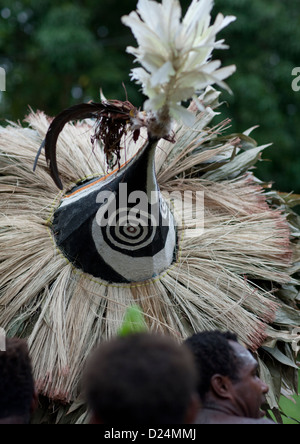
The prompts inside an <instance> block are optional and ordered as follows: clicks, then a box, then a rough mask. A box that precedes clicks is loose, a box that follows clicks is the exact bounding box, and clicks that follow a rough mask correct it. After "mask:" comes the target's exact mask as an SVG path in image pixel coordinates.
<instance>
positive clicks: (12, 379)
mask: <svg viewBox="0 0 300 444" xmlns="http://www.w3.org/2000/svg"><path fill="white" fill-rule="evenodd" d="M36 402H37V396H36V392H35V387H34V380H33V376H32V367H31V360H30V357H29V352H28V348H27V343H26V341H25V340H22V339H17V338H11V339H8V338H7V339H6V350H5V351H0V424H9V423H11V424H16V423H18V424H23V423H24V424H26V423H28V422H29V420H30V416H31V413H32V412H33V410H34V408H35V407H36Z"/></svg>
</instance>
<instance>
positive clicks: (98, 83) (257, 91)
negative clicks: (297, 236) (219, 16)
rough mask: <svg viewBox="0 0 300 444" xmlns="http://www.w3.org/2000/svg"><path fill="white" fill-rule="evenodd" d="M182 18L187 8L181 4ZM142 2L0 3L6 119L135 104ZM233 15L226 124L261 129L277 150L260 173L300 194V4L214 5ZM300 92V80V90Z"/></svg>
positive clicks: (243, 1) (225, 0) (221, 0)
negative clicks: (133, 22) (131, 23)
mask: <svg viewBox="0 0 300 444" xmlns="http://www.w3.org/2000/svg"><path fill="white" fill-rule="evenodd" d="M180 1H181V4H182V7H183V9H184V10H185V9H186V8H187V6H188V5H189V3H190V0H180ZM136 4H137V0H122V1H120V0H74V1H70V0H60V1H58V0H39V1H38V0H19V1H17V2H7V1H6V0H0V66H1V67H4V68H5V69H6V73H7V76H6V84H7V91H6V92H4V93H2V94H1V101H0V114H1V118H3V119H12V120H17V119H23V117H24V115H25V114H26V113H27V112H28V107H29V105H30V106H31V107H32V108H33V109H34V110H36V109H42V110H44V111H45V112H46V113H47V114H50V115H55V114H57V113H58V112H60V111H61V110H62V109H64V108H66V107H68V106H70V105H73V104H75V103H80V102H83V101H88V100H95V101H98V100H99V89H100V88H102V89H103V91H104V94H105V95H106V97H108V98H111V99H113V98H117V99H120V100H123V99H125V98H126V93H125V90H124V88H123V85H122V82H124V83H125V87H126V90H127V94H128V98H129V100H130V101H131V102H133V103H134V104H135V105H136V106H141V105H142V103H143V97H142V95H141V93H140V92H139V90H138V87H137V86H136V85H134V84H133V82H131V81H130V79H129V71H130V69H131V68H132V67H133V58H132V57H131V56H130V55H128V54H126V52H125V50H126V47H127V46H128V45H135V41H134V39H133V37H132V35H131V32H130V30H129V28H127V27H125V26H124V25H122V24H121V21H120V18H121V16H122V15H124V14H128V13H129V12H130V11H131V10H133V9H135V7H136ZM219 11H221V12H222V13H223V14H224V15H225V14H226V15H235V16H237V21H236V22H234V23H233V24H231V25H230V26H229V27H228V28H226V29H224V30H223V31H222V33H221V34H220V38H225V40H226V42H227V43H228V44H229V46H230V49H229V50H227V51H219V52H218V53H216V54H215V58H220V59H221V60H222V62H223V64H224V65H228V64H231V63H234V64H235V65H236V66H237V72H236V73H235V74H234V75H233V76H232V77H231V78H229V79H228V84H229V85H230V87H231V89H232V91H233V95H232V96H230V95H229V94H228V93H226V92H223V93H222V98H223V100H226V101H227V102H228V104H229V106H228V107H226V106H223V107H222V108H221V110H222V116H221V117H220V118H224V117H230V118H232V128H231V130H229V131H231V132H243V131H244V130H245V129H247V128H249V127H252V126H254V125H259V128H258V129H257V130H256V131H255V132H254V134H253V137H254V138H256V139H257V141H258V144H259V145H263V144H266V143H269V142H273V146H272V147H271V148H268V149H267V150H266V152H265V153H264V156H263V157H264V159H271V160H272V161H271V162H270V161H264V162H260V163H259V165H258V169H257V171H256V174H257V175H258V177H260V178H261V179H263V180H268V181H269V180H271V181H274V182H275V188H276V189H279V190H281V191H286V192H290V191H294V192H295V193H298V194H299V193H300V174H299V170H300V154H299V145H300V125H299V124H298V119H299V113H300V91H299V92H297V91H293V89H292V81H293V79H294V77H293V76H292V70H293V68H294V67H297V66H298V65H300V27H299V20H300V1H299V0H286V1H284V2H283V1H282V0H251V1H249V0H215V8H214V14H216V13H217V12H219ZM299 84H300V82H299Z"/></svg>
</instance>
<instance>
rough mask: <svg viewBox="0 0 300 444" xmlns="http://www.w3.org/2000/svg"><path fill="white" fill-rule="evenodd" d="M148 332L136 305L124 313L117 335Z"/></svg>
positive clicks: (141, 313)
mask: <svg viewBox="0 0 300 444" xmlns="http://www.w3.org/2000/svg"><path fill="white" fill-rule="evenodd" d="M145 331H148V328H147V326H146V322H145V319H144V316H143V312H142V311H141V309H140V307H139V306H138V305H132V306H131V307H129V308H128V309H127V311H126V313H125V316H124V321H123V324H122V325H121V327H120V329H119V331H118V335H119V336H127V335H130V334H132V333H139V332H145Z"/></svg>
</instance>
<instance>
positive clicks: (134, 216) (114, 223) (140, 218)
mask: <svg viewBox="0 0 300 444" xmlns="http://www.w3.org/2000/svg"><path fill="white" fill-rule="evenodd" d="M101 230H102V235H103V237H104V238H105V239H106V241H107V242H108V244H109V245H110V246H111V247H112V248H113V249H120V250H131V251H137V250H140V249H142V248H145V247H147V246H149V245H150V244H151V243H152V241H153V239H154V237H155V234H156V231H157V223H156V220H155V217H154V216H153V215H152V214H151V213H147V212H145V211H141V210H136V209H134V208H129V207H127V208H119V209H118V210H116V211H115V212H114V213H112V214H111V215H110V218H109V220H108V223H107V224H106V226H104V227H101Z"/></svg>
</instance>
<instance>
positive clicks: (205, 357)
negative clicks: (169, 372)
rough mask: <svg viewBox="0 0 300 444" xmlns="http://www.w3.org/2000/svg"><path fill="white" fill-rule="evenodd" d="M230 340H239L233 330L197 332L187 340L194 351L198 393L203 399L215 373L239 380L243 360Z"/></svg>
mask: <svg viewBox="0 0 300 444" xmlns="http://www.w3.org/2000/svg"><path fill="white" fill-rule="evenodd" d="M229 341H234V342H237V336H236V335H235V334H234V333H231V332H225V333H223V332H221V331H218V330H216V331H207V332H202V333H196V334H194V335H192V336H191V337H189V338H188V339H186V340H185V344H186V345H187V347H188V348H189V349H190V350H191V351H192V353H193V355H194V358H195V362H196V367H197V370H198V377H199V379H198V394H199V396H200V399H201V400H202V401H205V396H206V394H207V393H208V391H209V390H210V381H211V378H212V377H213V375H215V374H220V375H222V376H228V377H229V378H230V379H231V380H232V381H238V379H239V369H240V367H241V365H242V364H241V361H240V360H239V358H238V357H237V356H236V354H235V352H234V350H233V348H232V347H231V345H230V343H229Z"/></svg>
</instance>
